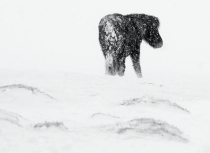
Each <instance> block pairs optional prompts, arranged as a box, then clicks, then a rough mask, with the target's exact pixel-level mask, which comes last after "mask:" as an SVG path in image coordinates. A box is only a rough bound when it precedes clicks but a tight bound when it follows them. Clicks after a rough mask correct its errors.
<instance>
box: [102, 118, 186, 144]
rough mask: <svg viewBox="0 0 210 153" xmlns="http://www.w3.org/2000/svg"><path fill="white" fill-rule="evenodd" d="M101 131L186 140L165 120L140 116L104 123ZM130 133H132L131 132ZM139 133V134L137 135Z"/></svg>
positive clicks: (181, 133)
mask: <svg viewBox="0 0 210 153" xmlns="http://www.w3.org/2000/svg"><path fill="white" fill-rule="evenodd" d="M100 128H101V129H102V130H103V131H104V130H105V131H111V132H114V133H117V134H126V135H127V136H131V137H132V134H134V135H133V136H134V137H136V136H148V135H149V136H156V135H158V136H161V137H162V138H166V139H168V140H178V141H181V142H188V140H187V139H186V138H184V137H183V132H181V131H180V130H179V129H178V128H177V127H175V126H173V125H170V124H168V123H166V122H163V121H160V120H155V119H152V118H140V119H134V120H130V121H128V122H122V123H117V124H112V125H104V126H101V127H100ZM131 133H132V134H131ZM138 134H139V135H138Z"/></svg>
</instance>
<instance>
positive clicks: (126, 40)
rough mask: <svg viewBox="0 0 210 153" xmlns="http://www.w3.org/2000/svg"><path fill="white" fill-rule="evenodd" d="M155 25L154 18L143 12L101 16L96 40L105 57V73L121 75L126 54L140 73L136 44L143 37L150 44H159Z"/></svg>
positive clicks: (138, 46) (154, 45)
mask: <svg viewBox="0 0 210 153" xmlns="http://www.w3.org/2000/svg"><path fill="white" fill-rule="evenodd" d="M158 27H159V20H158V18H156V17H154V16H149V15H145V14H130V15H121V14H111V15H107V16H105V17H104V18H102V19H101V21H100V23H99V42H100V45H101V48H102V51H103V54H104V57H105V61H106V74H109V75H116V74H118V75H119V76H123V75H124V72H125V58H126V57H127V56H129V55H130V56H131V59H132V62H133V67H134V70H135V72H136V74H137V76H138V77H142V73H141V66H140V63H139V57H140V44H141V42H142V39H144V40H145V41H146V42H148V43H149V45H150V46H152V47H153V48H160V47H162V45H163V40H162V38H161V36H160V34H159V32H158Z"/></svg>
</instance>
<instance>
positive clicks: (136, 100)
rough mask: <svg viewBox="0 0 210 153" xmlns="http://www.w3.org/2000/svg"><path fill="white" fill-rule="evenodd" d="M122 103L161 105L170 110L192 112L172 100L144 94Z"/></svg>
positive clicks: (126, 104) (129, 104)
mask: <svg viewBox="0 0 210 153" xmlns="http://www.w3.org/2000/svg"><path fill="white" fill-rule="evenodd" d="M121 105H124V106H133V105H144V106H145V105H146V106H153V107H156V108H158V107H161V108H165V109H168V110H171V109H174V110H178V111H182V112H186V113H190V112H189V111H188V110H187V109H185V108H183V107H181V106H179V105H178V104H176V103H173V102H171V101H170V100H168V99H158V98H154V97H150V96H142V97H141V98H132V99H128V100H124V102H123V103H121Z"/></svg>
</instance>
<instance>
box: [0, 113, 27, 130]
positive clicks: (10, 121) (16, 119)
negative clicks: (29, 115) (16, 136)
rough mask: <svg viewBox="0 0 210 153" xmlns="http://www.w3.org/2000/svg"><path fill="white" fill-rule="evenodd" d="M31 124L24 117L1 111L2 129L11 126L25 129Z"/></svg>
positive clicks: (0, 122)
mask: <svg viewBox="0 0 210 153" xmlns="http://www.w3.org/2000/svg"><path fill="white" fill-rule="evenodd" d="M28 123H29V122H28V120H26V119H25V118H23V117H22V116H20V115H18V114H15V113H12V112H8V111H5V110H2V109H0V129H3V128H8V127H10V126H13V127H14V126H16V127H24V126H25V125H27V124H28Z"/></svg>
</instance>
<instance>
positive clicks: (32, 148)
mask: <svg viewBox="0 0 210 153" xmlns="http://www.w3.org/2000/svg"><path fill="white" fill-rule="evenodd" d="M204 78H205V77H203V80H200V81H201V82H199V83H198V82H197V81H199V80H198V79H196V78H190V77H188V78H182V81H183V79H185V81H183V82H182V83H179V80H176V81H174V80H173V81H171V80H170V79H168V80H167V79H166V78H165V79H164V81H162V82H161V81H157V80H155V79H153V80H152V79H150V80H149V79H146V78H143V79H137V78H132V77H124V78H120V77H108V76H102V75H101V76H100V75H88V74H79V73H65V72H60V73H54V72H51V73H44V72H26V71H25V72H23V71H22V72H6V71H2V72H1V77H0V85H1V87H0V99H1V101H0V142H1V143H0V144H1V145H0V150H1V152H4V153H6V152H7V153H9V152H37V153H40V152H43V153H46V152H52V153H54V152H59V153H60V152H91V153H93V152H96V153H98V152H109V153H110V152H139V151H143V152H149V153H150V152H151V153H152V152H192V153H194V152H196V153H197V152H201V153H208V152H210V145H209V141H210V130H209V129H210V122H209V121H210V119H209V110H210V103H209V101H210V85H209V82H208V78H206V80H204ZM158 82H159V83H160V82H161V84H159V83H158ZM204 84H205V85H204Z"/></svg>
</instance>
